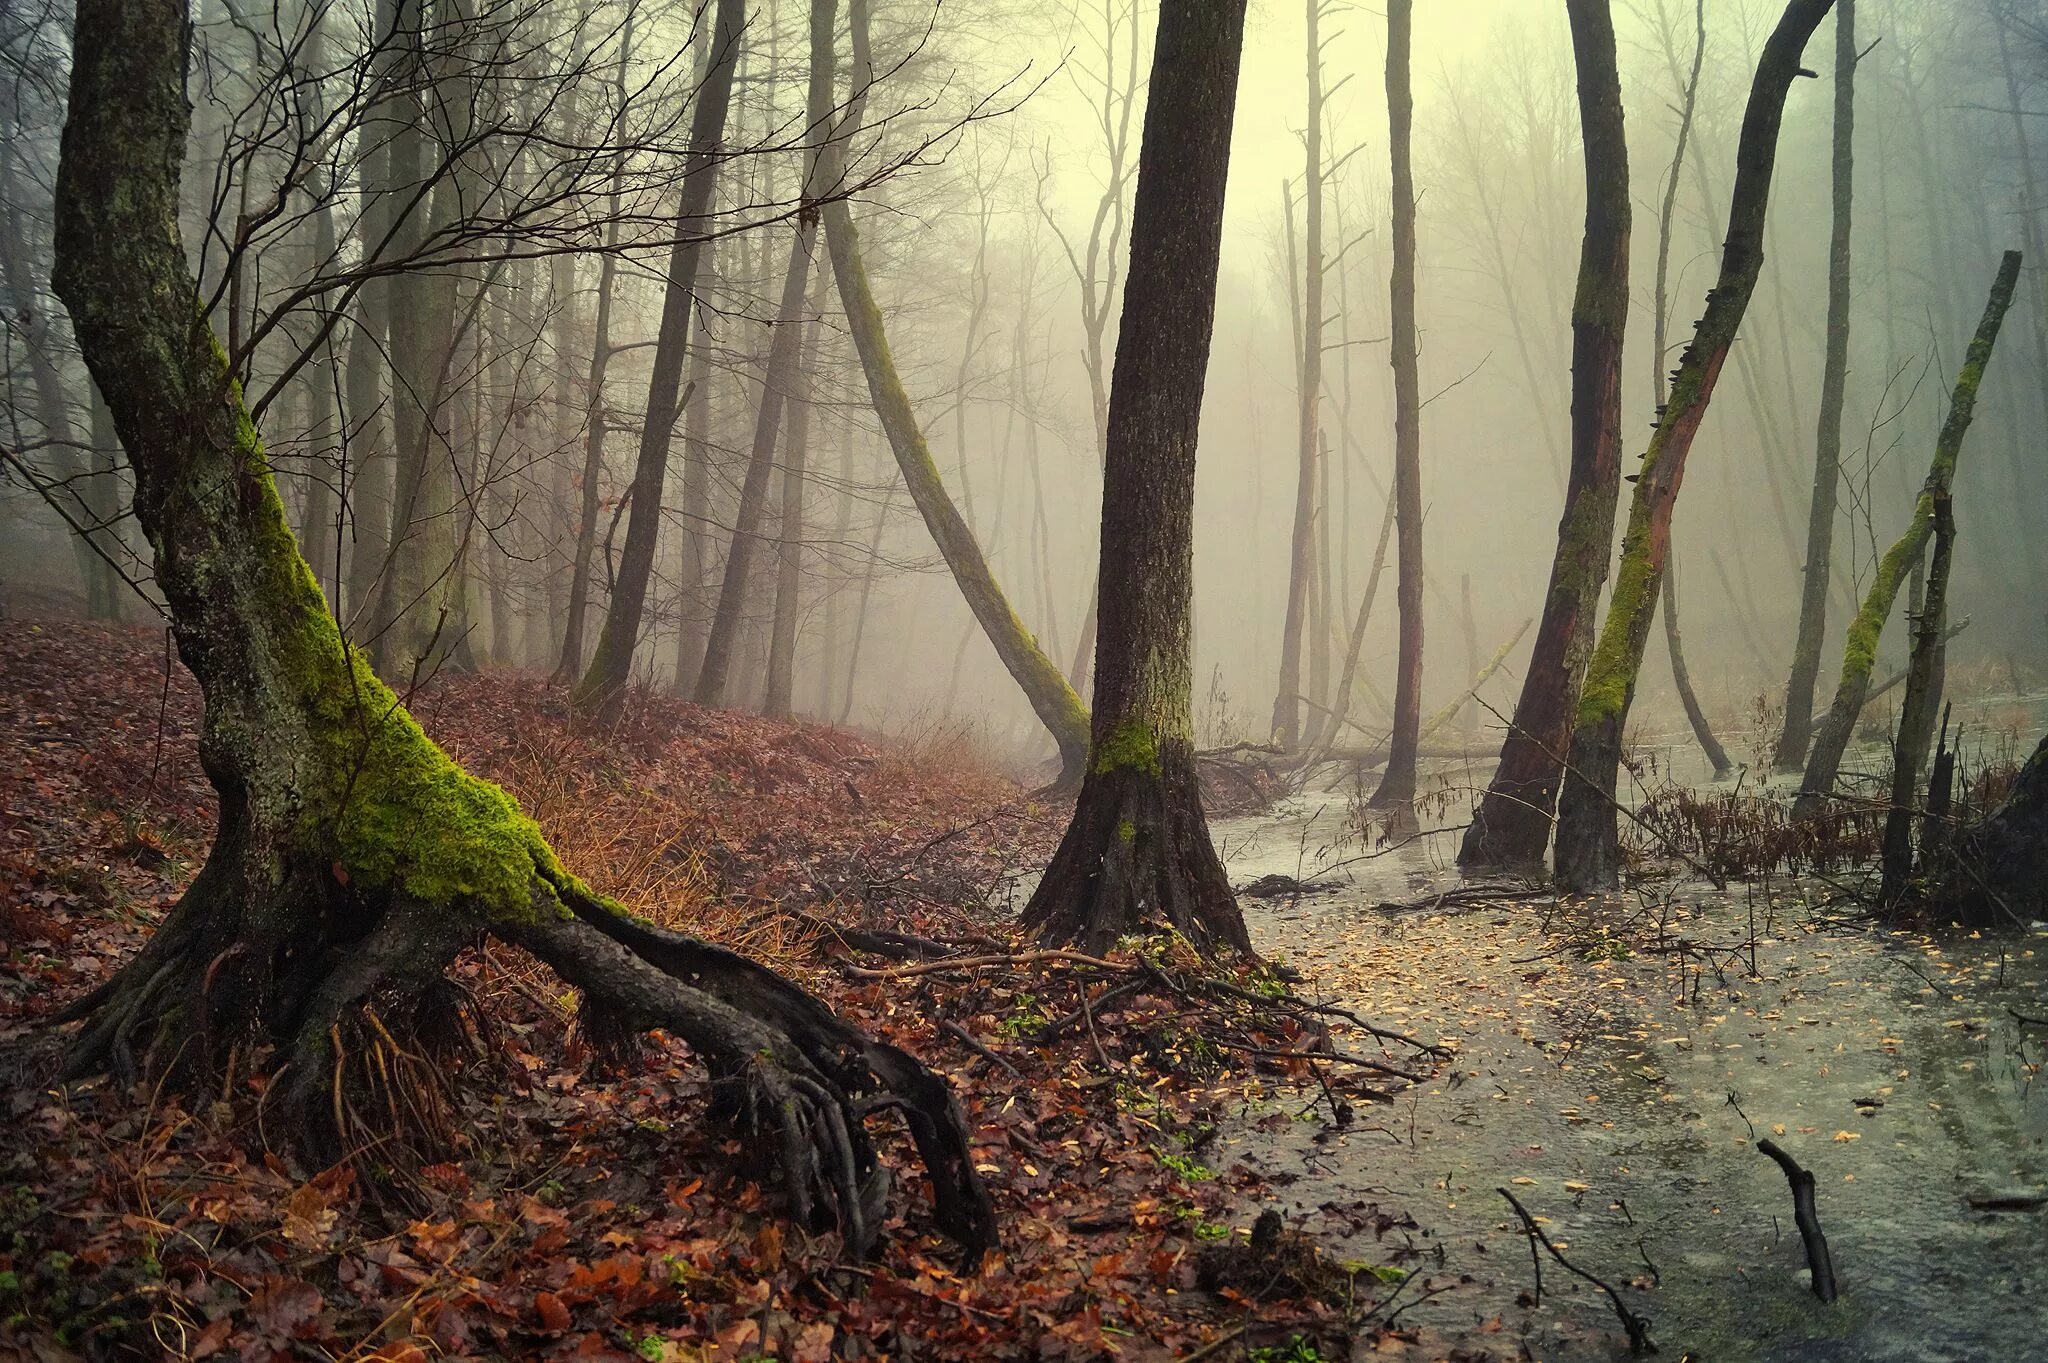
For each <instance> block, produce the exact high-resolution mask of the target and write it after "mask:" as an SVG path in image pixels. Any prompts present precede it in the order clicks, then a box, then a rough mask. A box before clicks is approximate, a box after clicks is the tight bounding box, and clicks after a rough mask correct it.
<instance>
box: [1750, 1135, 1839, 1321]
mask: <svg viewBox="0 0 2048 1363" xmlns="http://www.w3.org/2000/svg"><path fill="white" fill-rule="evenodd" d="M1756 1148H1757V1149H1758V1150H1760V1151H1762V1152H1763V1153H1764V1154H1766V1155H1769V1156H1770V1157H1771V1158H1772V1159H1774V1160H1776V1161H1777V1163H1778V1167H1779V1168H1780V1169H1783V1170H1784V1171H1785V1181H1786V1182H1787V1183H1790V1184H1791V1185H1792V1220H1793V1222H1794V1223H1795V1224H1797V1225H1798V1227H1799V1238H1800V1239H1802V1240H1804V1241H1805V1242H1806V1266H1807V1267H1808V1268H1809V1269H1811V1270H1812V1271H1813V1295H1814V1296H1816V1297H1819V1298H1820V1299H1821V1300H1822V1301H1833V1300H1834V1299H1835V1261H1834V1258H1833V1257H1832V1256H1831V1255H1829V1253H1828V1238H1827V1236H1825V1235H1823V1234H1821V1229H1820V1214H1819V1213H1818V1212H1817V1211H1816V1210H1815V1209H1814V1204H1813V1188H1814V1178H1813V1173H1812V1171H1810V1170H1808V1169H1805V1168H1802V1167H1801V1166H1800V1163H1799V1161H1798V1160H1795V1159H1793V1158H1792V1157H1791V1156H1790V1155H1788V1154H1786V1153H1785V1152H1784V1151H1783V1150H1780V1149H1779V1148H1778V1146H1777V1143H1776V1142H1774V1141H1771V1140H1769V1139H1765V1140H1760V1141H1758V1142H1757V1143H1756Z"/></svg>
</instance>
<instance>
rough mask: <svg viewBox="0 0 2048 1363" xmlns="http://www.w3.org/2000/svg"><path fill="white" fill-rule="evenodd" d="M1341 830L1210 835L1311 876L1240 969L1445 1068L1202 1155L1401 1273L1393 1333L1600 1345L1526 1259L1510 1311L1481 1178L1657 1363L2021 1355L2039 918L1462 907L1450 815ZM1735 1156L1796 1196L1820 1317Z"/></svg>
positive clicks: (2044, 1250)
mask: <svg viewBox="0 0 2048 1363" xmlns="http://www.w3.org/2000/svg"><path fill="white" fill-rule="evenodd" d="M1354 827H1355V824H1354V818H1353V815H1352V812H1351V810H1350V808H1349V802H1348V800H1347V798H1346V796H1345V795H1344V794H1343V793H1341V792H1335V793H1330V794H1326V795H1315V794H1311V795H1308V796H1305V797H1299V798H1297V799H1295V800H1293V801H1290V802H1289V803H1288V804H1286V805H1283V806H1282V807H1280V808H1279V809H1277V810H1275V811H1273V812H1271V813H1269V814H1267V815H1262V816H1256V817H1250V818H1240V819H1233V820H1219V821H1217V822H1216V824H1215V825H1214V833H1215V836H1216V840H1217V843H1218V846H1219V849H1220V850H1221V851H1222V852H1223V855H1224V857H1225V860H1226V863H1227V865H1228V866H1229V869H1230V873H1231V879H1232V882H1233V883H1234V884H1238V885H1244V884H1246V883H1248V882H1251V881H1254V880H1256V879H1258V878H1259V877H1261V876H1265V875H1269V874H1278V875H1285V876H1289V877H1295V878H1298V879H1300V880H1302V881H1321V882H1323V883H1325V885H1326V886H1327V888H1323V889H1319V890H1311V891H1309V892H1305V893H1302V894H1299V895H1291V896H1283V897H1279V898H1273V899H1265V900H1258V899H1251V898H1247V899H1246V900H1245V904H1246V913H1247V917H1248V920H1249V921H1250V924H1251V927H1252V934H1253V939H1254V941H1255V943H1256V944H1257V946H1258V948H1259V949H1260V951H1262V952H1263V953H1266V954H1267V955H1268V956H1269V957H1270V958H1277V959H1279V960H1283V961H1285V962H1286V963H1287V964H1289V965H1292V966H1293V967H1295V968H1296V969H1298V970H1300V971H1301V972H1302V973H1303V974H1304V975H1305V976H1306V978H1307V981H1308V983H1307V984H1306V985H1304V986H1303V987H1304V988H1309V989H1313V990H1315V991H1317V994H1318V996H1319V997H1323V998H1326V999H1329V1000H1332V1001H1337V1002H1341V1003H1343V1004H1345V1005H1347V1006H1350V1007H1352V1008H1355V1009H1356V1010H1357V1011H1358V1012H1359V1013H1361V1014H1362V1015H1364V1016H1365V1017H1367V1018H1369V1019H1371V1020H1373V1021H1374V1022H1377V1023H1380V1024H1383V1025H1385V1026H1388V1027H1391V1028H1396V1029H1399V1030H1401V1031H1404V1032H1408V1033H1411V1034H1413V1035H1416V1036H1418V1037H1421V1038H1423V1039H1425V1040H1443V1041H1447V1042H1451V1043H1453V1044H1454V1045H1455V1048H1456V1051H1455V1056H1454V1058H1453V1059H1452V1060H1450V1061H1448V1062H1447V1063H1445V1064H1444V1065H1442V1066H1441V1067H1440V1068H1439V1069H1438V1070H1437V1072H1436V1073H1435V1075H1434V1076H1433V1077H1432V1079H1431V1080H1430V1082H1428V1083H1426V1084H1424V1085H1422V1086H1420V1087H1418V1088H1415V1089H1411V1090H1409V1091H1406V1092H1397V1093H1396V1094H1395V1095H1394V1096H1393V1098H1392V1100H1391V1101H1388V1102H1380V1103H1374V1104H1370V1105H1365V1106H1361V1107H1359V1108H1358V1109H1357V1116H1356V1117H1355V1119H1354V1120H1353V1121H1352V1122H1351V1123H1350V1125H1349V1126H1348V1127H1347V1128H1344V1129H1342V1130H1340V1129H1338V1128H1336V1127H1334V1126H1332V1125H1330V1124H1329V1123H1328V1122H1327V1120H1326V1119H1327V1117H1328V1116H1329V1113H1328V1111H1327V1109H1326V1110H1324V1111H1323V1112H1322V1113H1321V1114H1320V1115H1319V1116H1312V1117H1305V1118H1304V1119H1302V1120H1295V1119H1294V1118H1295V1117H1297V1116H1299V1115H1301V1114H1299V1113H1297V1112H1296V1111H1295V1110H1294V1109H1289V1110H1288V1111H1286V1112H1284V1113H1282V1112H1279V1111H1277V1110H1274V1109H1271V1108H1268V1109H1266V1110H1263V1111H1262V1110H1258V1109H1256V1108H1254V1107H1250V1106H1247V1107H1245V1108H1244V1109H1243V1110H1242V1111H1241V1112H1240V1113H1239V1114H1238V1119H1237V1121H1236V1122H1235V1124H1234V1125H1233V1126H1232V1127H1231V1128H1230V1129H1229V1130H1227V1132H1226V1134H1225V1135H1224V1137H1223V1138H1222V1140H1221V1141H1220V1142H1219V1146H1218V1148H1216V1149H1212V1150H1211V1151H1210V1156H1211V1162H1212V1163H1213V1164H1216V1165H1217V1166H1218V1167H1219V1168H1228V1167H1229V1166H1231V1165H1232V1164H1235V1163H1239V1162H1242V1163H1243V1164H1244V1165H1246V1166H1247V1167H1249V1168H1250V1169H1252V1170H1254V1171H1256V1172H1257V1173H1259V1174H1260V1175H1262V1176H1263V1177H1264V1178H1266V1179H1267V1180H1268V1181H1269V1182H1270V1183H1272V1184H1273V1185H1274V1186H1275V1188H1276V1189H1277V1190H1278V1192H1279V1194H1280V1197H1279V1200H1278V1204H1277V1205H1279V1206H1280V1208H1281V1209H1282V1210H1283V1211H1284V1212H1286V1214H1287V1215H1288V1217H1289V1219H1290V1221H1292V1222H1293V1223H1294V1224H1297V1225H1299V1226H1300V1227H1301V1228H1303V1229H1305V1230H1308V1231H1310V1232H1312V1233H1315V1234H1317V1235H1318V1236H1321V1237H1323V1238H1324V1242H1325V1243H1326V1244H1327V1245H1329V1246H1330V1247H1331V1248H1332V1250H1333V1251H1334V1252H1335V1253H1337V1254H1338V1255H1339V1256H1341V1257H1343V1258H1346V1259H1350V1260H1356V1261H1361V1262H1364V1263H1368V1264H1383V1265H1388V1266H1390V1267H1398V1268H1403V1269H1406V1270H1409V1271H1410V1277H1409V1279H1408V1285H1409V1290H1408V1292H1407V1294H1406V1295H1405V1296H1404V1297H1403V1298H1402V1301H1406V1302H1408V1303H1409V1305H1407V1306H1405V1307H1402V1306H1401V1304H1400V1302H1397V1303H1396V1306H1397V1307H1398V1308H1399V1309H1400V1310H1401V1311H1402V1317H1401V1318H1402V1319H1403V1321H1405V1322H1411V1323H1416V1324H1424V1325H1429V1326H1432V1327H1434V1328H1436V1329H1441V1330H1443V1331H1445V1332H1447V1333H1449V1334H1452V1335H1454V1336H1458V1335H1469V1336H1472V1337H1473V1342H1474V1343H1475V1344H1484V1345H1486V1346H1488V1347H1492V1348H1494V1349H1495V1350H1496V1351H1498V1350H1500V1348H1501V1346H1502V1345H1504V1344H1508V1345H1509V1352H1511V1353H1512V1351H1513V1347H1514V1346H1513V1345H1512V1344H1509V1342H1510V1341H1516V1340H1519V1342H1520V1344H1521V1345H1522V1346H1524V1347H1526V1349H1527V1351H1528V1353H1529V1355H1530V1356H1534V1357H1537V1358H1543V1359H1578V1358H1591V1359H1601V1358H1607V1357H1621V1356H1624V1355H1625V1353H1626V1341H1625V1338H1624V1335H1623V1333H1622V1329H1621V1326H1620V1323H1619V1322H1618V1320H1617V1319H1616V1316H1615V1314H1614V1312H1613V1309H1612V1307H1611V1306H1610V1305H1609V1303H1608V1301H1607V1299H1606V1298H1605V1297H1604V1296H1603V1295H1602V1293H1601V1292H1600V1290H1599V1289H1598V1288H1596V1287H1594V1286H1592V1285H1590V1284H1589V1283H1587V1282H1584V1281H1582V1280H1579V1279H1577V1278H1574V1277H1573V1276H1571V1275H1570V1274H1568V1273H1567V1272H1565V1271H1564V1270H1563V1269H1562V1268H1560V1267H1559V1266H1558V1265H1557V1264H1556V1263H1555V1262H1554V1261H1551V1260H1549V1259H1548V1258H1547V1256H1546V1261H1545V1263H1544V1265H1543V1269H1544V1271H1543V1275H1542V1284H1543V1294H1542V1298H1541V1300H1540V1302H1537V1301H1534V1300H1533V1298H1532V1295H1531V1293H1532V1288H1533V1278H1532V1269H1531V1253H1532V1248H1533V1247H1532V1245H1531V1244H1530V1242H1529V1241H1528V1239H1527V1238H1526V1237H1525V1236H1524V1234H1523V1233H1522V1231H1521V1229H1520V1226H1519V1224H1518V1223H1517V1221H1516V1220H1515V1217H1514V1214H1513V1212H1512V1211H1511V1210H1510V1208H1509V1206H1508V1204H1507V1201H1506V1200H1505V1199H1504V1198H1503V1197H1502V1196H1501V1195H1500V1193H1499V1192H1498V1191H1497V1189H1500V1188H1507V1189H1509V1190H1510V1191H1512V1192H1513V1193H1514V1194H1515V1196H1516V1197H1517V1198H1518V1199H1519V1200H1520V1201H1521V1202H1522V1203H1524V1204H1525V1205H1526V1206H1527V1208H1528V1209H1529V1211H1530V1212H1531V1213H1532V1214H1533V1215H1534V1216H1535V1217H1537V1218H1539V1220H1540V1223H1541V1225H1542V1228H1543V1230H1544V1231H1545V1233H1546V1234H1547V1235H1548V1236H1549V1238H1550V1239H1551V1240H1553V1241H1554V1242H1556V1243H1557V1245H1558V1247H1559V1248H1560V1249H1561V1250H1563V1251H1564V1253H1565V1255H1566V1257H1567V1258H1570V1259H1571V1260H1572V1261H1573V1262H1574V1263H1575V1264H1578V1265H1579V1266H1581V1267H1583V1268H1585V1269H1586V1270H1588V1271H1589V1272H1591V1273H1592V1274H1594V1275H1596V1276H1598V1277H1600V1278H1602V1279H1604V1280H1605V1281H1606V1282H1608V1283H1609V1284H1611V1285H1612V1286H1613V1287H1614V1288H1615V1289H1616V1290H1617V1291H1619V1292H1620V1293H1621V1295H1622V1297H1623V1300H1624V1301H1625V1302H1626V1303H1627V1304H1628V1306H1629V1307H1630V1309H1631V1310H1634V1311H1637V1312H1639V1313H1641V1314H1643V1315H1645V1316H1647V1317H1649V1318H1650V1319H1651V1320H1652V1321H1653V1328H1652V1336H1653V1338H1654V1339H1655V1341H1656V1343H1657V1345H1658V1348H1659V1350H1660V1353H1661V1354H1662V1355H1663V1356H1665V1357H1671V1358H1680V1357H1692V1358H1698V1359H1706V1360H1743V1359H1758V1360H1801V1361H1802V1363H1804V1361H1805V1360H1834V1359H1840V1360H1900V1361H1901V1363H1904V1361H1905V1360H1916V1361H1917V1360H1965V1359H2012V1360H2017V1359H2026V1358H2039V1357H2042V1356H2043V1355H2042V1352H2041V1351H2042V1349H2043V1347H2044V1346H2043V1344H2042V1342H2041V1336H2042V1320H2043V1312H2042V1307H2041V1305H2040V1297H2041V1292H2042V1289H2043V1288H2044V1286H2048V1212H2044V1211H2043V1210H2042V1208H2041V1202H2040V1194H2041V1193H2042V1191H2043V1189H2044V1188H2048V1167H2044V1166H2048V1146H2044V1138H2048V1094H2044V1093H2040V1092H2037V1091H2036V1089H2037V1085H2036V1083H2035V1080H2036V1079H2037V1078H2038V1077H2039V1074H2040V1067H2041V1061H2042V1059H2043V1055H2044V1051H2048V1027H2042V1026H2035V1025H2030V1024H2029V1023H2028V1022H2026V1021H2025V1020H2023V1019H2024V1018H2026V1017H2033V1018H2039V1017H2042V1016H2043V1015H2044V1013H2048V1008H2044V1007H2043V999H2044V997H2048V969H2044V967H2048V924H2034V925H2032V927H2031V929H2030V931H2028V932H2026V933H2022V934H2011V935H2007V936H2006V937H2005V938H2003V939H2002V940H1996V939H1993V938H1991V937H1988V936H1985V937H1979V936H1976V935H1975V934H1970V935H1962V934H1955V935H1951V936H1939V937H1930V936H1926V935H1923V934H1919V933H1912V932H1899V931H1890V930H1886V929H1884V928H1881V927H1877V926H1873V925H1872V924H1870V923H1869V922H1867V921H1864V920H1861V919H1859V918H1858V917H1857V916H1856V915H1858V914H1859V913H1860V912H1861V909H1860V906H1859V905H1857V904H1856V903H1854V902H1852V901H1850V900H1849V899H1848V898H1847V897H1846V896H1844V895H1841V894H1840V893H1838V892H1837V891H1836V889H1835V888H1833V887H1832V886H1831V885H1829V884H1828V883H1825V882H1823V881H1819V880H1798V881H1787V880H1780V881H1777V882H1775V883H1769V884H1763V883H1759V884H1749V885H1744V884H1734V885H1731V887H1730V888H1728V889H1726V890H1717V889H1715V888H1714V887H1713V886H1712V885H1710V884H1708V883H1706V882H1705V881H1691V880H1677V881H1662V882H1653V883H1651V884H1647V885H1645V886H1642V887H1640V888H1639V889H1636V890H1633V891H1631V892H1628V893H1626V894H1624V895H1622V896H1619V897H1616V898H1614V899H1611V900H1609V901H1606V902H1604V903H1603V902H1598V901H1595V902H1576V903H1575V902H1568V901H1566V902H1561V901H1558V900H1556V899H1555V898H1554V897H1552V896H1551V895H1549V894H1547V893H1545V892H1542V891H1539V890H1531V889H1525V888H1523V887H1513V888H1512V889H1510V888H1509V887H1501V888H1500V889H1499V890H1498V891H1497V893H1498V895H1499V897H1485V896H1487V895H1488V894H1491V893H1496V892H1494V891H1488V890H1481V891H1480V892H1479V894H1480V897H1476V898H1475V897H1473V896H1472V890H1473V887H1471V886H1467V885H1465V884H1464V882H1461V880H1460V879H1459V877H1458V875H1457V873H1456V870H1455V868H1454V867H1452V866H1451V861H1452V858H1453V857H1454V856H1455V853H1456V835H1455V829H1449V830H1445V831H1443V832H1439V833H1436V834H1429V833H1425V834H1424V835H1422V836H1420V837H1418V838H1416V839H1415V840H1413V841H1409V842H1406V843H1404V844H1400V845H1398V846H1392V847H1385V848H1380V849H1377V850H1375V849H1373V848H1370V847H1361V845H1360V842H1359V838H1358V835H1357V834H1356V832H1355V831H1354ZM1461 887H1462V890H1463V892H1462V893H1461ZM1360 1040H1362V1038H1356V1039H1353V1041H1352V1042H1351V1043H1350V1044H1351V1046H1352V1048H1353V1049H1365V1048H1363V1047H1360V1046H1359V1045H1358V1042H1359V1041H1360ZM1298 1107H1299V1104H1296V1108H1298ZM1764 1137H1769V1138H1772V1139H1774V1140H1775V1141H1777V1143H1778V1144H1780V1145H1781V1146H1782V1147H1784V1149H1785V1150H1786V1151H1787V1152H1788V1153H1790V1154H1791V1155H1792V1156H1793V1158H1795V1159H1796V1160H1798V1161H1799V1162H1800V1163H1801V1164H1803V1165H1804V1166H1805V1167H1806V1168H1808V1169H1809V1170H1810V1171H1812V1173H1813V1174H1814V1175H1815V1177H1816V1179H1817V1183H1818V1188H1817V1202H1818V1210H1819V1218H1820V1222H1821V1225H1822V1228H1823V1229H1824V1230H1825V1232H1826V1234H1827V1237H1828V1240H1829V1242H1830V1245H1831V1247H1832V1251H1833V1258H1834V1262H1835V1266H1836V1270H1837V1274H1838V1276H1839V1279H1840V1283H1841V1297H1840V1299H1839V1300H1838V1301H1836V1302H1835V1303H1834V1304H1832V1305H1824V1304H1823V1303H1821V1302H1820V1301H1818V1300H1817V1299H1816V1298H1815V1297H1814V1296H1813V1295H1812V1293H1811V1292H1810V1290H1809V1286H1808V1275H1807V1270H1806V1260H1805V1255H1804V1252H1803V1249H1802V1243H1801V1239H1800V1236H1799V1234H1798V1232H1797V1231H1796V1230H1795V1228H1794V1224H1793V1215H1792V1210H1793V1206H1792V1198H1791V1194H1790V1191H1789V1189H1788V1186H1787V1180H1786V1176H1785V1174H1784V1173H1782V1172H1781V1171H1780V1169H1779V1168H1778V1166H1777V1165H1776V1164H1774V1163H1773V1162H1772V1161H1771V1160H1769V1159H1767V1158H1765V1157H1764V1156H1763V1155H1762V1154H1760V1153H1759V1152H1758V1150H1757V1148H1756V1145H1755V1144H1754V1141H1755V1140H1756V1139H1758V1138H1764ZM1410 1218H1412V1224H1409V1219H1410Z"/></svg>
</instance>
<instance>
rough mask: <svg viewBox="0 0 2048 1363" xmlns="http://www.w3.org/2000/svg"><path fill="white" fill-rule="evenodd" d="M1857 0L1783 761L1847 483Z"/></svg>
mask: <svg viewBox="0 0 2048 1363" xmlns="http://www.w3.org/2000/svg"><path fill="white" fill-rule="evenodd" d="M1856 55H1857V54H1856V0H1836V4H1835V136H1834V217H1833V227H1832V229H1831V231H1830V234H1829V237H1828V336H1827V355H1826V358H1825V360H1824V361H1823V363H1822V365H1821V376H1820V426H1819V430H1818V431H1817V432H1816V434H1815V437H1814V454H1813V499H1812V501H1811V502H1809V503H1808V507H1807V520H1806V569H1805V580H1804V585H1803V587H1802V588H1801V590H1800V594H1799V631H1798V634H1797V635H1796V636H1795V637H1794V639H1793V643H1792V677H1791V680H1790V681H1788V682H1787V683H1786V684H1785V727H1784V729H1783V730H1782V731H1780V733H1779V735H1778V751H1777V764H1778V766H1780V767H1784V768H1791V767H1797V766H1798V765H1799V764H1800V762H1801V761H1803V760H1804V759H1805V757H1806V744H1807V741H1808V739H1809V738H1810V737H1811V734H1810V733H1809V731H1808V729H1807V723H1806V721H1807V716H1809V715H1811V714H1812V713H1813V687H1814V682H1815V681H1816V680H1817V679H1818V678H1819V676H1820V649H1821V643H1822V641H1823V640H1824V639H1825V637H1826V635H1827V627H1828V581H1829V575H1830V573H1831V571H1832V569H1833V565H1834V554H1835V504H1836V501H1837V499H1838V497H1839V494H1840V492H1841V482H1842V400H1843V396H1844V392H1845V390H1846V389H1847V387H1848V382H1849V223H1850V208H1851V205H1852V204H1853V202H1854V199H1855V174H1856Z"/></svg>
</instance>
